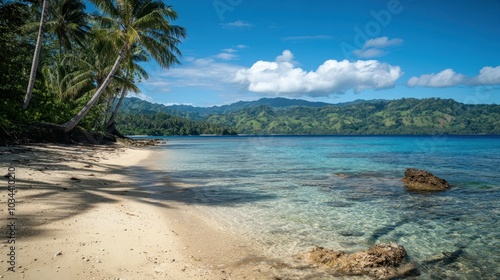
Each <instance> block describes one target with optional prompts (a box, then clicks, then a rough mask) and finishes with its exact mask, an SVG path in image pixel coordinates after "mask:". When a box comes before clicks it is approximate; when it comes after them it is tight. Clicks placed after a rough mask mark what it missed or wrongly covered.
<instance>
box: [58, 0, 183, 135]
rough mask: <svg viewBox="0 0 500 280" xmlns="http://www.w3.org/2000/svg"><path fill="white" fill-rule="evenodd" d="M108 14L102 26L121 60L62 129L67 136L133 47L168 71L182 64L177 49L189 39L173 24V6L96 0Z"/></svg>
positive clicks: (143, 1)
mask: <svg viewBox="0 0 500 280" xmlns="http://www.w3.org/2000/svg"><path fill="white" fill-rule="evenodd" d="M92 1H93V2H94V3H95V4H96V6H97V7H98V8H99V9H100V10H101V11H102V12H103V13H104V16H103V17H101V18H99V19H98V20H99V21H100V23H101V25H102V26H104V27H107V28H108V29H109V36H110V38H115V39H116V46H117V49H118V50H119V51H118V56H117V57H116V60H115V62H114V64H113V67H112V68H111V70H110V72H109V73H108V75H107V77H106V78H105V80H104V81H103V83H102V85H100V87H99V88H98V89H97V91H96V92H95V94H94V95H93V96H92V98H91V99H90V100H89V102H88V103H87V104H86V105H85V106H84V107H83V108H82V110H81V111H80V112H78V114H76V115H75V116H74V117H73V118H72V119H71V120H69V121H68V122H66V123H64V124H63V125H62V127H63V129H64V131H65V132H68V131H70V130H72V129H73V128H74V127H75V126H76V125H77V124H78V123H79V122H80V121H81V119H82V118H83V117H84V116H85V115H86V114H87V113H88V112H89V110H90V109H91V108H92V107H93V106H94V105H95V104H96V103H97V101H98V100H99V98H100V97H101V95H102V94H103V93H104V91H105V90H106V88H107V87H108V85H109V84H110V82H111V80H112V77H113V76H114V75H115V73H116V72H117V71H118V69H119V68H120V65H121V63H122V62H123V61H124V60H125V59H126V58H127V57H128V56H130V52H131V49H132V47H133V46H134V45H135V44H137V45H138V46H141V47H143V48H144V50H145V51H147V52H148V53H149V54H150V55H151V57H152V58H153V59H154V60H155V61H156V62H157V63H158V64H159V65H160V66H161V67H164V68H169V67H170V66H172V65H173V64H177V63H180V62H179V60H178V59H177V56H176V55H178V56H180V55H181V53H180V50H179V49H178V48H177V45H178V44H179V43H180V39H182V38H185V36H186V32H185V29H184V28H183V27H180V26H176V25H171V24H170V20H175V19H176V18H177V13H176V12H175V11H174V10H173V9H172V7H171V6H167V5H166V4H165V3H163V2H162V1H159V0H92Z"/></svg>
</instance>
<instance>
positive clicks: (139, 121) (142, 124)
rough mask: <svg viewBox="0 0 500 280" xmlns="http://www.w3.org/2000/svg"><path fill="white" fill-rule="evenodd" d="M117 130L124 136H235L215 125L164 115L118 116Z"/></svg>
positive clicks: (227, 129)
mask: <svg viewBox="0 0 500 280" xmlns="http://www.w3.org/2000/svg"><path fill="white" fill-rule="evenodd" d="M117 128H118V130H119V131H120V132H121V133H123V134H126V135H152V136H162V135H202V134H215V135H235V134H236V131H235V130H234V129H230V128H224V127H221V126H219V125H216V124H211V123H208V122H202V121H193V120H189V119H186V118H182V117H178V116H174V115H170V114H166V113H155V114H120V115H119V116H118V118H117Z"/></svg>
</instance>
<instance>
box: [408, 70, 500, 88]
mask: <svg viewBox="0 0 500 280" xmlns="http://www.w3.org/2000/svg"><path fill="white" fill-rule="evenodd" d="M407 84H408V86H410V87H416V86H420V87H453V86H457V85H470V86H478V85H500V66H497V67H490V66H487V67H483V68H481V70H480V71H479V75H477V76H475V77H472V78H469V77H467V76H465V75H462V74H457V73H455V71H453V69H446V70H443V71H441V72H439V73H437V74H434V73H433V74H425V75H422V76H420V77H412V78H411V79H409V80H408V83H407Z"/></svg>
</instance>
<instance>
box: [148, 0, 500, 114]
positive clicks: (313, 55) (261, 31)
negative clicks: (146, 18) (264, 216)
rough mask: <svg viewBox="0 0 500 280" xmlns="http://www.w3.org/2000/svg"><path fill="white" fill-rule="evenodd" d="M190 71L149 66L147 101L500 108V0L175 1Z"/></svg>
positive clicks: (185, 67) (186, 67) (184, 60)
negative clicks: (433, 100) (407, 101)
mask: <svg viewBox="0 0 500 280" xmlns="http://www.w3.org/2000/svg"><path fill="white" fill-rule="evenodd" d="M167 3H168V4H170V5H172V6H173V8H174V10H176V11H177V12H178V14H179V18H178V20H177V21H175V22H174V24H177V25H181V26H183V27H185V28H186V30H187V34H188V35H187V38H186V39H185V40H184V41H183V43H182V45H180V49H181V51H182V53H183V56H182V57H181V59H180V60H181V62H182V65H176V66H174V67H173V68H171V69H161V68H160V67H158V66H157V65H156V64H154V63H149V64H148V65H146V66H145V67H146V69H147V70H148V72H149V73H150V79H149V80H146V81H142V82H141V83H140V89H141V91H142V93H141V94H140V97H141V98H143V99H146V100H149V101H152V102H155V103H162V104H191V105H194V106H213V105H223V104H229V103H233V102H236V101H239V100H256V99H259V98H262V97H287V98H300V99H306V100H312V101H324V102H329V103H338V102H345V101H351V100H355V99H397V98H403V97H416V98H425V97H439V98H453V99H455V100H457V101H459V102H463V103H496V104H500V28H499V26H500V16H499V11H500V1H498V0H481V1H464V0H457V1H436V0H432V1H431V0H358V1H354V0H353V1H336V0H314V1H305V0H289V1H271V0H196V1H195V0H170V1H167Z"/></svg>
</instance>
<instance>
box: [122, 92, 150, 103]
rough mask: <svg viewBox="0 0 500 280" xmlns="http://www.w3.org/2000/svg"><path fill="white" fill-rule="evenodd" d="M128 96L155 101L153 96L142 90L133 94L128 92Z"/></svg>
mask: <svg viewBox="0 0 500 280" xmlns="http://www.w3.org/2000/svg"><path fill="white" fill-rule="evenodd" d="M127 97H137V98H139V99H142V100H144V101H148V102H153V101H154V100H153V97H151V96H149V95H146V94H144V93H142V92H139V93H135V94H132V93H128V94H127Z"/></svg>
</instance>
